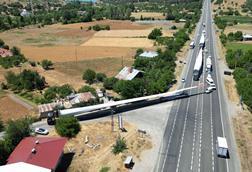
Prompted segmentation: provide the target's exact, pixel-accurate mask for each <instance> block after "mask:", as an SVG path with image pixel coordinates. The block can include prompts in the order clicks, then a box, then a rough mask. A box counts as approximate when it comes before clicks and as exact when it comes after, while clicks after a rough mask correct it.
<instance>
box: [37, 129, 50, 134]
mask: <svg viewBox="0 0 252 172" xmlns="http://www.w3.org/2000/svg"><path fill="white" fill-rule="evenodd" d="M35 133H36V134H41V135H47V134H49V131H48V130H47V129H44V128H35Z"/></svg>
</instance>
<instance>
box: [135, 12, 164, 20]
mask: <svg viewBox="0 0 252 172" xmlns="http://www.w3.org/2000/svg"><path fill="white" fill-rule="evenodd" d="M141 16H142V17H143V18H145V17H146V18H149V17H151V18H154V19H165V17H166V16H164V15H163V13H158V12H137V13H131V17H135V18H136V19H140V18H141Z"/></svg>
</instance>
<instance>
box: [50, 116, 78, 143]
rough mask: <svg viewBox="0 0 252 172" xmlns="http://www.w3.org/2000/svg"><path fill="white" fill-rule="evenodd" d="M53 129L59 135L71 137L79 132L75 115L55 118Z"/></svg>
mask: <svg viewBox="0 0 252 172" xmlns="http://www.w3.org/2000/svg"><path fill="white" fill-rule="evenodd" d="M55 129H56V131H57V133H58V134H59V135H60V136H62V137H68V138H72V137H75V136H76V135H77V134H78V133H79V131H80V129H81V126H80V124H79V121H78V120H77V119H76V118H75V117H73V116H65V117H60V118H59V119H57V121H56V125H55Z"/></svg>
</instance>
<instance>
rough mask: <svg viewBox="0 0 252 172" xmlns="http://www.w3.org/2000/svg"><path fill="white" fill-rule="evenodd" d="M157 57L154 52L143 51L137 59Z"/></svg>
mask: <svg viewBox="0 0 252 172" xmlns="http://www.w3.org/2000/svg"><path fill="white" fill-rule="evenodd" d="M157 56H158V53H157V52H156V51H145V52H143V53H142V54H140V55H139V57H148V58H153V57H157Z"/></svg>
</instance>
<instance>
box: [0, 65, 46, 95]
mask: <svg viewBox="0 0 252 172" xmlns="http://www.w3.org/2000/svg"><path fill="white" fill-rule="evenodd" d="M5 79H6V81H7V87H8V88H11V89H12V90H17V91H22V90H27V91H32V90H35V89H38V90H42V89H43V88H44V87H45V84H46V82H45V78H44V77H42V76H40V75H39V74H38V72H37V71H31V70H26V69H25V70H23V71H22V72H21V73H19V74H15V73H14V72H12V71H9V72H7V74H6V75H5Z"/></svg>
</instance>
